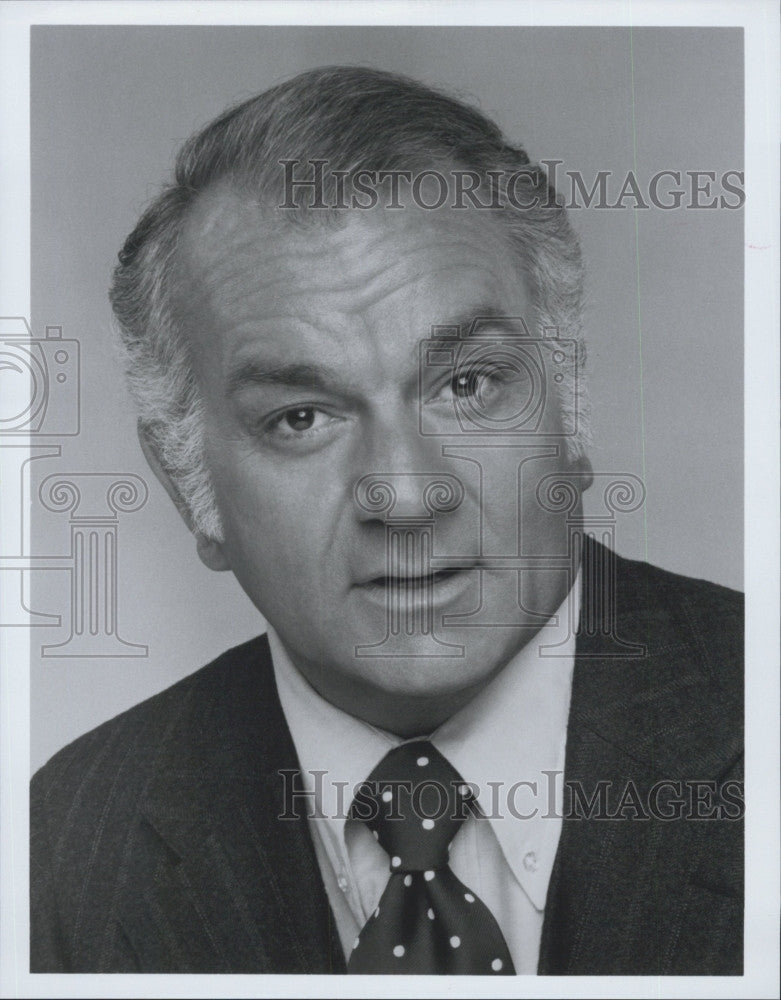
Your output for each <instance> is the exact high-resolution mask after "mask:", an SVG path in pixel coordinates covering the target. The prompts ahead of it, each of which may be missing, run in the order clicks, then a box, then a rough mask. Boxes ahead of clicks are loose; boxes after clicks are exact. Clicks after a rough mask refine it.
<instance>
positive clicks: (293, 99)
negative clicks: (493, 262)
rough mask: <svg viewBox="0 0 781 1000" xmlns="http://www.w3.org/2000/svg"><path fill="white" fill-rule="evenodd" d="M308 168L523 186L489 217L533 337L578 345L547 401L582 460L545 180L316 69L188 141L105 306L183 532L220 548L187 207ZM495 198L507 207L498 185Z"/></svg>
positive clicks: (451, 128) (466, 134)
mask: <svg viewBox="0 0 781 1000" xmlns="http://www.w3.org/2000/svg"><path fill="white" fill-rule="evenodd" d="M315 159H320V160H325V161H327V162H328V164H329V170H330V171H339V172H344V174H346V175H347V176H353V175H354V174H355V173H357V172H358V171H361V170H367V169H368V170H372V171H380V170H384V171H391V170H399V169H406V170H408V169H410V168H411V167H421V166H422V167H424V168H426V167H430V166H431V165H432V162H438V163H442V162H444V163H449V164H451V165H453V166H455V167H459V168H463V169H465V170H469V171H474V172H476V173H477V174H478V175H480V176H491V174H492V173H493V174H494V176H502V177H508V176H511V175H512V174H514V173H517V172H518V171H519V170H520V171H522V172H523V175H524V183H525V191H524V198H525V204H529V205H530V206H531V207H524V208H523V209H522V210H518V209H510V210H507V211H502V212H500V213H499V215H500V216H501V217H502V219H503V220H504V221H505V222H506V224H507V227H508V234H509V237H510V240H511V242H512V245H513V246H514V247H515V248H517V251H518V254H519V259H520V262H521V263H522V265H523V267H524V269H525V272H526V274H527V275H528V278H529V281H530V286H531V292H532V295H533V300H534V308H535V312H536V317H535V318H536V321H537V324H538V329H542V328H545V327H547V328H557V329H558V331H559V332H558V337H559V338H560V339H567V340H572V341H575V344H576V348H575V351H574V356H573V352H569V353H568V360H567V362H566V363H565V365H564V366H561V365H559V366H558V368H559V371H562V368H563V372H562V373H563V376H564V377H563V379H562V380H560V381H559V382H557V384H556V387H555V390H556V392H557V393H558V394H559V396H560V400H561V413H562V419H563V423H564V433H565V438H564V440H565V447H566V449H567V451H568V453H569V454H570V456H571V457H576V456H578V455H580V454H582V452H583V449H584V447H585V445H586V443H587V441H588V402H587V397H586V394H585V392H584V387H583V384H582V378H581V375H582V368H583V364H584V361H585V349H584V345H583V340H582V329H581V324H582V318H581V314H582V296H583V267H582V262H581V255H580V248H579V244H578V240H577V237H576V235H575V233H574V231H573V229H572V227H571V226H570V224H569V222H568V220H567V217H566V214H565V211H564V208H563V206H562V205H561V203H560V202H559V200H558V199H557V197H556V194H555V191H554V190H553V188H552V187H551V186H550V185H549V184H548V180H547V177H546V175H545V173H544V171H543V170H542V168H541V167H539V166H536V165H534V164H532V163H531V162H530V160H529V158H528V156H527V155H526V153H525V152H524V150H523V149H521V148H516V147H513V146H510V145H509V144H508V143H507V142H506V141H505V139H504V137H503V136H502V134H501V132H500V130H499V129H498V127H497V126H496V125H495V124H494V123H493V122H492V121H490V120H489V119H488V118H486V117H485V116H484V115H483V114H481V113H480V112H479V111H477V110H476V109H474V108H472V107H470V106H469V105H467V104H465V103H463V102H461V101H459V100H456V99H454V98H452V97H450V96H448V95H446V94H443V93H441V92H439V91H437V90H434V89H431V88H429V87H427V86H424V85H422V84H420V83H417V82H416V81H414V80H410V79H407V78H405V77H401V76H397V75H395V74H391V73H386V72H382V71H379V70H374V69H363V68H358V67H341V66H336V67H327V68H323V69H316V70H311V71H309V72H306V73H302V74H300V75H299V76H296V77H294V78H293V79H292V80H289V81H288V82H286V83H283V84H280V85H278V86H275V87H272V88H271V89H270V90H267V91H265V92H264V93H262V94H260V95H259V96H257V97H253V98H252V99H250V100H248V101H245V102H244V103H242V104H239V105H237V106H236V107H233V108H231V109H229V110H227V111H226V112H224V113H223V114H222V115H220V116H219V117H218V118H216V119H215V120H214V121H213V122H211V123H210V124H208V125H206V126H205V128H203V129H202V130H201V131H200V132H198V133H197V134H195V135H194V136H192V137H191V138H190V139H189V140H188V141H187V142H186V143H185V144H184V146H183V147H182V148H181V150H180V152H179V154H178V156H177V159H176V166H175V174H174V181H173V183H172V184H170V185H169V186H167V187H166V188H165V189H164V190H163V191H162V193H161V194H160V195H159V196H158V197H157V198H156V199H155V200H154V201H153V202H152V203H151V205H150V206H149V207H148V208H147V209H146V211H145V212H144V214H143V215H142V217H141V219H140V221H139V223H138V225H137V226H136V228H135V229H134V230H133V232H132V233H131V234H130V236H128V238H127V240H126V241H125V244H124V246H123V247H122V250H121V251H120V253H119V263H118V265H117V267H116V269H115V271H114V277H113V283H112V287H111V292H110V299H111V304H112V307H113V309H114V314H115V316H116V320H117V326H118V331H119V335H120V342H121V351H122V355H123V361H124V367H125V371H126V374H127V378H128V382H129V385H130V389H131V392H132V394H133V397H134V399H135V402H136V405H137V407H138V410H139V421H140V424H141V427H142V429H143V431H144V433H145V434H146V436H147V438H148V439H150V441H151V443H152V445H153V447H154V448H155V451H156V453H157V455H158V458H159V460H160V462H161V463H162V465H163V466H164V467H165V469H166V470H167V472H168V473H169V475H170V476H171V478H172V480H173V482H174V483H175V485H176V487H177V489H178V491H179V494H180V497H181V500H182V502H183V504H184V505H185V507H186V509H187V510H188V511H189V514H190V518H191V520H192V524H193V526H194V527H195V528H196V529H197V530H199V531H201V532H202V533H203V534H205V535H206V536H207V537H211V538H215V539H220V538H221V537H222V529H221V524H220V516H219V511H218V509H217V504H216V499H215V496H214V492H213V489H212V485H211V481H210V477H209V474H208V470H207V469H206V465H205V461H204V441H203V409H202V403H201V398H200V394H199V389H198V386H197V383H196V379H195V375H194V373H193V370H192V366H191V364H190V361H189V357H188V345H187V342H186V339H185V337H184V336H183V334H182V332H181V330H180V329H179V327H178V325H177V320H176V315H175V312H176V310H175V280H174V271H175V268H174V262H175V256H176V252H177V245H178V243H179V240H180V237H181V233H182V231H183V227H184V223H185V220H186V218H187V216H188V212H189V210H190V208H191V207H192V206H193V204H194V203H195V201H196V200H197V199H198V197H199V196H200V195H201V194H202V193H203V192H204V191H206V190H207V189H211V188H213V187H214V186H215V185H216V184H218V183H227V184H228V185H229V186H231V187H233V188H234V189H235V190H237V191H239V192H240V193H242V194H247V195H249V196H250V197H252V198H254V199H256V200H257V201H258V202H260V200H261V197H262V196H264V197H265V198H266V200H268V197H269V194H270V192H272V191H276V192H279V191H280V184H281V175H282V168H281V166H280V164H281V161H283V160H295V161H299V162H301V163H307V162H309V161H312V160H315ZM330 176H331V174H330V173H329V174H328V175H326V178H325V184H326V187H327V185H328V178H329V177H330ZM499 194H500V198H501V199H502V205H503V207H506V204H507V190H506V188H505V186H504V184H503V182H500V183H499ZM276 204H280V202H277V203H276ZM338 214H339V213H338V211H334V210H329V211H326V212H323V211H321V210H316V209H312V208H297V209H295V210H292V211H291V210H289V209H286V210H283V211H281V212H280V213H279V215H284V216H285V219H286V221H290V222H291V223H292V224H295V222H296V220H297V219H298V221H304V222H306V223H310V222H311V221H312V219H313V218H314V217H318V218H322V219H323V220H324V221H329V220H330V221H332V222H333V220H334V219H335V218H336V217H337V216H338ZM315 221H316V220H315ZM548 343H549V345H550V341H549V342H548Z"/></svg>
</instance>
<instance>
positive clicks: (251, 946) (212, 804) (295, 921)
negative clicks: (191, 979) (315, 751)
mask: <svg viewBox="0 0 781 1000" xmlns="http://www.w3.org/2000/svg"><path fill="white" fill-rule="evenodd" d="M209 684H210V686H209V687H208V688H207V689H206V690H199V691H197V692H196V693H195V694H194V695H193V696H192V697H191V698H190V699H189V702H188V703H187V704H186V705H185V706H184V708H183V711H182V712H181V713H180V715H179V717H178V719H177V720H176V721H175V723H174V725H173V726H172V729H171V732H170V733H169V734H168V737H167V739H166V740H165V744H164V750H163V752H162V754H161V756H160V760H159V763H158V766H157V769H156V774H155V778H154V780H153V782H152V783H151V785H150V786H149V788H148V789H147V794H146V795H145V797H144V800H143V802H142V804H141V814H142V817H143V819H142V822H141V824H140V825H139V830H138V833H137V837H138V840H139V844H138V847H139V850H138V852H137V853H138V855H139V857H142V858H144V859H145V860H144V864H145V865H146V866H149V863H150V862H149V858H150V856H154V858H155V861H154V870H155V877H154V881H153V882H152V883H151V884H150V883H149V879H148V878H147V879H145V880H144V879H139V881H138V883H137V884H138V885H140V886H146V888H145V890H144V891H143V892H138V891H135V890H134V886H133V882H132V880H131V882H130V883H129V887H128V888H129V891H128V892H127V893H126V898H125V899H124V900H123V906H122V909H121V913H122V916H121V918H120V921H121V924H122V926H123V929H124V932H125V934H126V936H127V938H128V939H129V941H130V944H131V947H132V948H133V949H134V951H135V952H136V955H137V956H138V958H139V962H140V964H141V965H142V966H143V967H145V968H148V969H150V971H154V970H157V969H160V970H162V969H163V968H165V967H167V966H172V967H176V968H177V969H180V970H182V971H190V972H201V971H211V972H213V971H215V970H217V969H223V970H224V971H226V972H227V971H230V972H328V971H342V969H343V966H344V959H343V955H342V952H341V948H340V946H339V941H338V935H337V932H336V928H335V924H334V921H333V916H332V914H331V911H330V907H329V905H328V902H327V898H326V895H325V890H324V888H323V885H322V880H321V876H320V872H319V869H318V866H317V861H316V858H315V855H314V849H313V846H312V842H311V838H310V835H309V830H308V825H307V821H306V818H305V816H304V815H303V813H302V810H301V809H300V808H299V809H298V810H296V815H295V816H293V817H292V818H289V819H281V818H280V817H281V816H282V814H283V812H284V810H285V803H284V801H283V799H284V795H283V778H282V777H281V775H280V773H279V772H280V771H285V770H287V771H297V769H298V763H297V760H296V755H295V750H294V747H293V744H292V740H291V737H290V733H289V731H288V728H287V725H286V723H285V720H284V717H283V714H282V710H281V707H280V705H279V701H278V698H277V694H276V687H275V684H274V677H273V671H272V668H271V661H270V655H269V652H268V646H267V643H266V640H265V638H263V639H261V640H257V641H256V643H254V644H252V647H251V654H247V653H246V652H245V655H244V656H243V657H242V658H241V659H239V660H238V661H237V662H233V663H229V664H227V665H226V666H225V668H224V669H223V670H222V672H221V673H219V674H217V675H215V677H214V679H213V680H210V681H209ZM288 812H290V810H289V809H288Z"/></svg>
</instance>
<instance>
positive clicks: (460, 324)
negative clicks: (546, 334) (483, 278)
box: [429, 304, 526, 345]
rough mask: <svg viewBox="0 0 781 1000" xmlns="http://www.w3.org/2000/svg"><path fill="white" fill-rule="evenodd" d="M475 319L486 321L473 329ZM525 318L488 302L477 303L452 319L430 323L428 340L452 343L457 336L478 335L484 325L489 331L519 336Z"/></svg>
mask: <svg viewBox="0 0 781 1000" xmlns="http://www.w3.org/2000/svg"><path fill="white" fill-rule="evenodd" d="M477 320H484V321H487V322H486V323H481V324H480V325H479V327H478V328H477V330H475V323H476V321H477ZM524 323H525V320H524V319H523V317H521V316H508V315H507V313H506V312H505V311H504V310H502V309H497V308H496V306H492V305H488V304H478V305H476V306H474V307H471V308H469V309H466V310H464V311H463V312H460V313H459V314H458V315H457V316H455V317H454V318H453V319H451V320H448V322H445V323H441V324H440V323H437V324H434V325H432V327H431V333H430V337H429V341H436V342H441V343H442V344H443V345H448V344H452V342H453V339H454V338H456V337H458V338H460V339H461V340H464V339H469V338H470V337H472V336H479V335H480V333H481V332H482V330H483V329H484V328H485V327H488V328H490V330H491V332H499V333H505V334H508V335H511V336H516V337H517V336H521V335H524V334H525V333H526V329H525V328H524Z"/></svg>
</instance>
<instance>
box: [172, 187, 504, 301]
mask: <svg viewBox="0 0 781 1000" xmlns="http://www.w3.org/2000/svg"><path fill="white" fill-rule="evenodd" d="M416 252H420V253H421V254H422V255H425V254H426V253H429V254H430V253H436V254H437V256H438V257H440V258H442V259H447V258H448V256H450V257H455V256H457V255H458V254H459V253H460V254H461V256H462V257H465V256H467V257H468V256H469V255H470V254H471V255H472V258H473V259H474V260H481V261H486V260H489V259H490V260H492V261H493V263H494V265H495V266H496V267H502V268H506V267H511V268H512V269H513V271H514V272H516V273H517V276H518V279H519V280H523V275H522V271H523V268H522V267H521V265H520V257H519V254H518V249H517V247H515V246H514V245H513V243H512V241H511V239H510V236H509V233H508V229H507V226H506V225H505V224H504V223H503V222H502V220H500V219H499V218H498V215H497V214H496V213H491V212H485V211H481V210H479V209H477V208H474V207H464V208H460V209H454V208H452V207H450V206H443V207H441V208H439V209H436V210H428V209H425V208H422V207H420V206H417V205H406V206H405V207H404V208H403V209H392V208H387V207H383V206H377V207H374V208H371V209H361V208H348V209H337V210H334V209H330V210H318V209H309V210H301V209H295V210H289V209H287V208H285V207H281V206H280V205H278V204H275V203H270V202H269V200H268V199H266V200H264V201H261V200H259V199H258V198H256V197H252V196H251V195H248V194H247V193H245V192H243V191H241V190H237V189H236V188H234V187H231V186H229V185H228V184H225V183H223V184H221V185H219V186H215V187H214V188H212V189H210V190H207V191H206V192H204V193H203V194H201V195H200V196H199V198H198V200H197V201H196V202H195V204H194V205H193V206H191V208H190V210H189V212H188V215H187V217H186V219H185V221H184V226H183V231H182V235H181V239H180V241H179V246H178V251H177V269H178V272H179V277H180V281H181V282H183V283H185V284H186V285H189V288H188V289H187V294H192V292H193V290H194V288H195V289H201V290H202V289H203V288H204V287H208V286H210V285H213V284H214V280H215V277H218V276H219V275H220V274H227V272H228V271H229V270H232V271H234V272H239V273H241V274H244V275H245V276H246V275H247V270H246V269H252V268H254V269H255V270H256V271H258V272H259V271H260V270H265V271H269V272H273V271H275V270H279V271H283V270H284V269H285V268H286V267H289V265H290V264H291V262H296V261H298V262H301V261H304V260H306V261H308V262H309V263H310V264H316V263H317V261H318V260H322V261H323V262H325V263H327V265H328V268H329V269H330V273H331V277H332V280H333V281H334V282H335V283H338V280H339V278H340V277H342V276H343V275H344V273H345V271H347V272H354V274H355V277H356V279H357V280H360V278H361V271H362V269H363V265H364V264H366V262H367V260H369V259H371V260H372V261H375V262H379V263H380V265H381V264H382V262H383V261H384V262H385V264H386V266H387V267H388V268H391V267H393V266H394V264H396V263H398V261H399V260H400V259H401V258H402V257H404V258H407V259H408V258H409V256H410V255H413V254H415V253H416ZM193 286H194V287H193Z"/></svg>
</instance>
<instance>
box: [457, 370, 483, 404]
mask: <svg viewBox="0 0 781 1000" xmlns="http://www.w3.org/2000/svg"><path fill="white" fill-rule="evenodd" d="M484 378H485V373H484V372H482V371H480V369H479V368H470V369H469V370H468V371H464V372H459V373H458V374H457V375H455V377H454V378H453V381H452V383H451V388H452V390H453V393H454V395H456V396H459V397H461V398H463V397H465V396H475V395H477V394H478V393H479V392H480V389H481V387H482V385H483V380H484Z"/></svg>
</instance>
